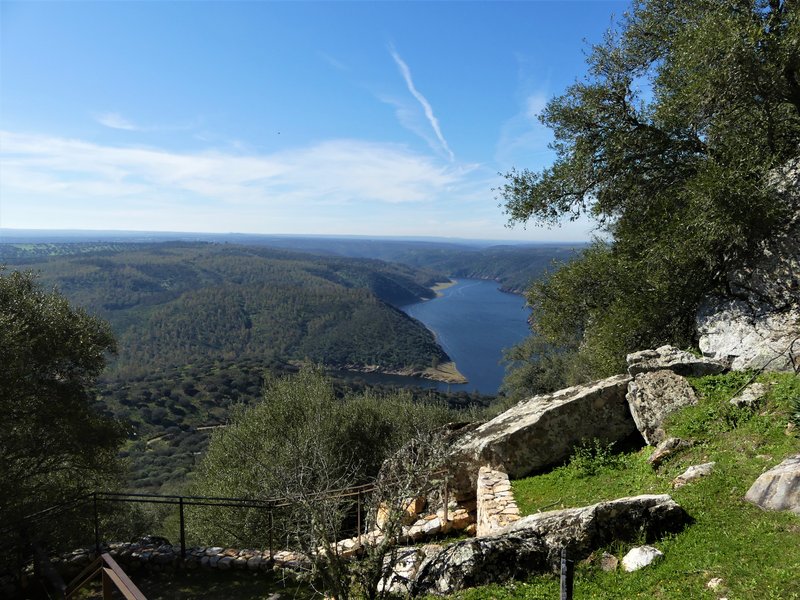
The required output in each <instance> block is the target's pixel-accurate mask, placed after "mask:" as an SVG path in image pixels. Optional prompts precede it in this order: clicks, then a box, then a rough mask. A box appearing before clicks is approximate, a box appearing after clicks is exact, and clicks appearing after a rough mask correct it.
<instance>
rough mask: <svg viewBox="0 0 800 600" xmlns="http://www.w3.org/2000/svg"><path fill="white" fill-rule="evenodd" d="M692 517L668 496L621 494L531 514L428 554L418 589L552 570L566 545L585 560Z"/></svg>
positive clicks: (443, 590)
mask: <svg viewBox="0 0 800 600" xmlns="http://www.w3.org/2000/svg"><path fill="white" fill-rule="evenodd" d="M688 521H689V517H688V515H687V514H686V512H685V511H684V510H683V509H682V508H681V507H680V506H679V505H678V504H677V503H676V502H675V501H673V500H672V498H670V497H669V496H668V495H645V496H634V497H631V498H620V499H618V500H612V501H609V502H600V503H598V504H594V505H592V506H587V507H583V508H572V509H566V510H557V511H551V512H546V513H540V514H537V515H531V516H528V517H525V518H522V519H520V520H519V521H517V522H516V523H514V524H512V525H509V526H507V527H505V528H503V529H501V530H499V531H498V532H497V533H496V534H494V535H491V536H488V537H483V538H474V539H469V540H464V541H461V542H457V543H455V544H451V545H450V546H448V547H446V548H445V549H444V550H442V551H441V552H438V553H436V554H435V555H434V556H432V557H429V558H428V557H426V559H425V560H424V561H423V562H422V564H421V565H420V567H419V569H418V572H417V576H416V580H415V581H414V582H413V584H412V587H411V589H412V593H414V594H415V595H418V594H426V593H434V594H449V593H452V592H455V591H458V590H461V589H464V588H467V587H472V586H477V585H484V584H487V583H494V582H503V581H507V580H509V579H514V578H524V577H527V576H529V575H530V574H531V573H535V572H545V571H551V570H553V569H554V568H555V567H556V565H557V564H558V561H559V558H560V553H561V549H562V548H567V551H568V553H569V556H571V557H573V558H575V559H582V558H586V557H587V556H589V555H590V554H591V552H592V551H593V550H595V549H597V548H600V547H603V546H605V545H607V544H609V543H611V542H613V541H615V540H621V541H633V540H636V539H639V538H640V537H641V536H644V537H646V538H648V539H655V538H657V537H659V536H661V535H662V534H664V533H667V532H676V531H679V530H681V529H682V528H683V527H684V526H685V525H686V524H687V523H688Z"/></svg>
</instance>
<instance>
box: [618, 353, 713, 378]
mask: <svg viewBox="0 0 800 600" xmlns="http://www.w3.org/2000/svg"><path fill="white" fill-rule="evenodd" d="M626 361H627V363H628V373H629V374H630V375H631V377H633V376H635V375H638V374H640V373H649V372H650V371H662V370H664V369H666V370H669V371H672V372H673V373H675V374H677V375H683V376H689V375H691V376H693V377H701V376H703V375H716V374H717V373H722V372H723V371H724V370H725V369H726V368H727V367H726V365H725V364H723V363H721V362H719V361H716V360H713V359H710V358H706V357H704V356H695V355H694V354H692V353H691V352H686V351H685V350H679V349H678V348H675V347H674V346H661V347H659V348H656V349H655V350H641V351H639V352H633V353H632V354H628V356H627V358H626Z"/></svg>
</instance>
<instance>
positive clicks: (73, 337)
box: [0, 270, 124, 524]
mask: <svg viewBox="0 0 800 600" xmlns="http://www.w3.org/2000/svg"><path fill="white" fill-rule="evenodd" d="M114 348H115V343H114V338H113V337H112V335H111V331H110V329H109V327H108V325H107V324H106V323H105V322H103V321H100V320H99V319H96V318H94V317H90V316H88V315H87V314H86V313H84V312H83V311H82V310H80V309H77V308H74V307H72V306H70V304H69V303H68V302H67V300H66V299H65V298H64V297H63V296H61V295H60V294H58V293H56V292H47V291H45V290H43V289H42V288H41V287H39V286H38V284H37V282H36V281H35V279H34V277H33V276H32V275H31V274H28V273H20V272H12V273H4V272H3V271H2V270H0V412H2V415H3V426H2V428H0V481H2V482H3V485H4V486H5V488H6V492H5V493H3V494H0V522H2V523H4V524H7V523H13V522H15V521H16V520H18V519H19V518H21V517H22V516H24V515H27V514H30V513H33V512H36V511H37V510H38V509H41V508H43V507H46V506H49V505H52V504H54V503H56V502H60V501H64V500H66V499H69V498H71V497H74V496H76V495H77V494H80V493H84V492H87V491H90V490H93V489H98V488H102V487H105V484H107V483H108V482H109V480H110V479H111V478H113V477H114V475H115V473H116V469H117V463H116V451H117V448H118V447H119V444H120V443H121V441H122V439H123V437H124V432H123V430H122V428H121V426H120V425H119V424H118V423H116V422H114V421H111V420H108V419H106V418H103V417H101V416H99V415H97V414H95V413H94V412H93V411H92V410H91V409H90V403H91V401H92V399H93V394H92V386H93V384H94V380H95V378H96V377H97V376H98V375H99V374H100V372H101V371H102V370H103V368H104V366H105V358H106V354H107V353H108V352H110V351H113V350H114Z"/></svg>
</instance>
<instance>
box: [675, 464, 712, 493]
mask: <svg viewBox="0 0 800 600" xmlns="http://www.w3.org/2000/svg"><path fill="white" fill-rule="evenodd" d="M716 464H717V463H715V462H707V463H703V464H702V465H692V466H691V467H689V468H688V469H686V470H685V471H684V472H683V473H681V474H680V475H678V476H677V477H676V478H675V479H673V480H672V487H673V488H675V489H678V488H680V487H683V486H685V485H686V484H687V483H690V482H692V481H695V480H696V479H700V478H701V477H706V476H707V475H710V474H711V472H712V471H713V470H714V466H715V465H716Z"/></svg>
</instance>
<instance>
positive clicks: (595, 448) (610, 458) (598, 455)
mask: <svg viewBox="0 0 800 600" xmlns="http://www.w3.org/2000/svg"><path fill="white" fill-rule="evenodd" d="M614 446H615V444H614V442H611V443H609V444H604V443H603V442H601V441H600V440H598V439H596V438H595V439H593V440H592V441H591V442H584V443H582V444H581V445H580V446H578V447H577V448H575V451H574V452H573V453H572V456H571V457H570V459H569V465H570V468H572V469H573V470H574V471H575V472H576V473H577V475H578V477H591V476H592V475H597V473H599V472H600V471H601V470H603V469H612V470H613V469H615V468H617V467H619V466H620V465H621V464H622V459H621V457H620V456H618V455H617V454H615V453H614V451H613V449H614Z"/></svg>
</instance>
